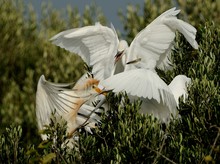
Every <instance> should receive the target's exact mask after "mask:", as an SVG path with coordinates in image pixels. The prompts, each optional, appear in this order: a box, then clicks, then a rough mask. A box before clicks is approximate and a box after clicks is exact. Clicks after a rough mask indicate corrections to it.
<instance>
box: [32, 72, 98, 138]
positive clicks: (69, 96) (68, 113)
mask: <svg viewBox="0 0 220 164" xmlns="http://www.w3.org/2000/svg"><path fill="white" fill-rule="evenodd" d="M97 82H98V81H97V80H94V79H93V78H91V77H86V76H85V75H84V76H83V77H82V78H81V79H80V81H79V82H77V84H76V85H75V86H74V88H70V86H71V84H56V83H51V82H48V81H46V79H45V77H44V76H43V75H42V76H41V77H40V79H39V82H38V87H37V94H36V115H37V122H38V128H39V130H42V129H43V128H44V125H49V123H50V118H51V114H52V113H54V114H55V116H58V115H59V116H62V117H63V119H64V120H66V121H67V133H68V134H69V135H70V136H71V135H72V134H73V132H74V131H75V130H76V129H77V128H78V127H80V126H82V125H85V129H86V130H87V131H91V130H90V128H94V127H95V124H96V123H98V122H99V121H100V117H99V115H98V113H97V112H100V110H99V109H98V108H99V107H100V106H97V107H94V106H93V105H92V102H91V101H94V99H95V97H96V96H97V95H98V94H99V93H98V91H97V89H96V88H97V87H96V86H97ZM42 139H47V136H46V135H42Z"/></svg>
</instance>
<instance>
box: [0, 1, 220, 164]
mask: <svg viewBox="0 0 220 164" xmlns="http://www.w3.org/2000/svg"><path fill="white" fill-rule="evenodd" d="M0 6H1V7H0V20H1V21H0V28H1V30H0V38H1V44H0V61H1V64H0V74H1V77H0V85H1V88H0V124H1V128H0V163H48V162H49V163H51V162H52V163H73V162H74V163H145V162H146V163H157V162H159V163H218V162H219V161H220V95H219V92H220V86H219V79H220V56H219V54H220V50H219V43H220V37H219V36H220V28H219V23H220V19H219V17H218V14H219V13H220V11H219V10H220V3H219V1H217V0H213V1H202V0H195V1H182V0H177V1H171V0H170V1H161V0H155V1H150V0H149V1H148V0H146V1H145V3H144V6H132V5H128V6H127V12H126V13H122V12H119V16H120V18H121V22H122V23H123V25H124V29H125V32H124V33H122V36H123V37H124V39H126V40H128V41H129V42H131V40H132V39H133V38H134V36H135V35H136V34H137V33H138V32H139V31H140V30H141V29H143V28H144V27H145V26H146V25H147V24H149V23H150V22H151V21H152V20H153V19H154V18H156V17H157V16H158V15H159V14H161V13H162V12H163V11H165V10H167V9H169V8H171V7H172V6H178V7H179V8H180V9H181V14H180V15H179V17H180V18H181V19H183V20H185V21H187V22H189V23H191V24H193V25H194V26H195V27H196V28H197V30H198V32H197V41H198V43H199V49H198V50H194V49H193V48H191V47H190V45H189V44H188V43H187V42H186V41H185V39H184V37H183V36H182V35H180V34H177V37H176V43H175V49H174V51H173V52H172V57H173V58H172V60H173V61H174V63H175V64H174V69H173V70H172V71H168V72H162V71H158V73H159V74H160V76H161V77H162V78H163V80H164V81H165V82H167V83H169V82H170V81H171V80H172V78H173V77H174V76H176V75H178V74H185V75H187V76H188V77H190V78H192V86H191V88H190V89H189V99H188V101H187V102H186V103H181V104H180V108H179V113H180V115H181V121H172V122H171V123H170V124H169V125H168V126H167V127H164V126H163V125H161V124H160V123H159V122H158V121H157V120H156V119H154V118H152V117H150V116H145V115H141V114H139V113H138V110H139V107H140V103H141V102H140V101H137V102H134V103H133V104H132V103H130V102H129V99H128V98H127V96H126V94H121V95H113V94H110V95H109V96H108V105H109V107H110V110H109V111H108V116H103V120H102V124H101V125H100V127H99V128H97V129H94V131H93V134H92V135H91V134H88V133H86V132H84V131H83V130H81V132H80V133H79V139H78V140H76V141H75V143H74V147H71V145H70V144H69V143H67V142H66V136H65V128H66V124H65V123H57V122H56V120H54V119H55V118H53V119H52V122H51V125H49V126H48V127H47V131H46V133H48V134H49V135H50V138H49V139H48V140H47V141H41V139H40V135H39V132H38V129H37V124H36V116H35V92H36V86H37V82H38V79H39V77H40V75H41V74H44V75H45V76H46V77H47V79H49V80H51V81H55V82H70V81H76V80H77V79H78V78H79V77H80V76H81V75H82V74H83V70H84V67H83V62H82V60H81V59H80V58H79V57H78V56H77V55H72V54H70V53H69V52H67V51H65V50H63V49H61V48H58V47H56V46H54V45H52V44H51V43H50V42H49V38H50V37H51V36H53V35H54V34H56V33H58V32H60V31H62V30H65V29H69V28H74V27H79V26H84V25H89V24H94V21H97V20H99V21H100V22H101V23H102V24H106V23H107V20H106V18H105V17H104V16H103V14H102V12H101V11H100V10H99V9H97V8H96V7H95V6H92V7H91V6H90V7H89V6H87V7H86V8H85V10H84V12H83V14H82V15H80V14H79V12H78V10H77V9H72V8H71V7H69V6H68V7H67V9H66V10H65V11H56V10H54V9H53V8H52V7H51V6H50V5H48V4H44V5H42V12H41V15H42V16H41V19H38V18H37V15H36V13H35V11H34V10H33V8H32V7H31V6H27V5H25V4H23V3H22V2H21V1H12V0H8V1H4V0H3V1H0ZM116 28H117V27H116ZM122 99H123V102H124V105H123V106H122V105H119V104H120V103H121V100H122ZM162 129H163V130H162ZM54 141H55V142H54Z"/></svg>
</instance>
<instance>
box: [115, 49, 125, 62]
mask: <svg viewBox="0 0 220 164" xmlns="http://www.w3.org/2000/svg"><path fill="white" fill-rule="evenodd" d="M123 54H124V50H123V51H118V52H117V54H116V55H115V63H114V64H116V63H117V62H118V61H119V60H120V59H121V57H122V56H123Z"/></svg>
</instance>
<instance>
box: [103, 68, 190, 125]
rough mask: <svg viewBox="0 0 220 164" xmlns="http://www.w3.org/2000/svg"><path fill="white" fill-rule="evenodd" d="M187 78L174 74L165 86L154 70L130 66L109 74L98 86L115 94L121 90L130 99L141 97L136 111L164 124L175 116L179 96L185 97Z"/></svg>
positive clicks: (188, 79) (188, 80)
mask: <svg viewBox="0 0 220 164" xmlns="http://www.w3.org/2000/svg"><path fill="white" fill-rule="evenodd" d="M190 81H191V80H190V78H188V77H186V76H185V75H178V76H176V77H175V78H174V79H173V81H172V82H171V83H170V84H169V85H167V84H166V83H165V82H164V81H163V80H162V79H161V78H160V77H159V76H158V75H157V74H156V73H155V72H153V71H151V70H147V69H134V70H129V71H126V72H122V73H119V74H117V75H114V76H111V77H109V78H107V79H106V80H104V81H101V82H100V85H102V86H103V87H104V89H105V90H112V91H113V92H115V93H119V92H125V91H126V93H127V94H128V96H129V98H130V99H131V100H137V99H138V98H139V99H140V100H142V105H141V109H140V113H144V114H146V113H147V114H152V115H153V116H155V117H156V118H158V119H159V120H161V121H162V122H165V123H168V122H169V121H170V119H171V116H174V117H175V116H177V114H178V111H177V108H178V104H179V97H181V96H184V101H185V97H187V95H188V93H187V86H188V85H189V84H190Z"/></svg>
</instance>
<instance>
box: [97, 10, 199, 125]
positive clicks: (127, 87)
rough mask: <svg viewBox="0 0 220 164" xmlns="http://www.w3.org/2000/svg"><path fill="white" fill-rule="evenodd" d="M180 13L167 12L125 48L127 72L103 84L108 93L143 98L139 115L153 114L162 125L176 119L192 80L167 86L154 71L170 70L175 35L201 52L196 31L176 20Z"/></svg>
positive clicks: (180, 78) (181, 79) (178, 80)
mask: <svg viewBox="0 0 220 164" xmlns="http://www.w3.org/2000/svg"><path fill="white" fill-rule="evenodd" d="M179 12H180V10H175V8H172V9H170V10H168V11H166V12H164V13H163V14H161V15H160V16H159V17H158V18H156V19H155V20H154V21H153V22H152V23H150V24H149V25H148V26H147V27H146V28H145V29H143V30H142V31H141V32H139V33H138V34H137V36H136V37H135V38H134V40H133V41H132V42H131V45H130V47H128V46H127V45H126V44H124V45H125V46H124V49H123V48H122V49H123V51H124V54H125V55H124V56H123V58H124V60H125V61H126V65H125V72H122V73H119V74H116V75H114V76H111V77H109V78H107V79H105V80H104V81H101V85H102V86H104V88H105V89H106V90H113V92H116V93H118V92H121V91H126V92H127V93H128V94H129V95H130V98H131V99H137V98H141V100H142V107H141V110H140V111H141V112H142V113H149V114H153V115H154V116H155V117H157V118H158V119H160V120H162V121H163V122H169V120H170V118H171V115H174V116H176V115H177V107H178V104H179V97H180V96H182V95H183V96H184V99H185V97H186V95H187V86H188V85H189V84H190V82H191V80H190V78H188V77H186V76H185V75H178V76H177V77H175V78H174V79H173V81H172V82H171V84H170V85H167V84H166V83H165V82H164V81H163V80H162V79H161V78H160V77H159V76H158V75H157V74H156V71H155V68H159V69H162V70H166V69H168V68H169V67H170V65H171V62H170V60H169V57H170V52H171V49H172V46H173V41H174V38H175V32H176V31H179V32H180V33H182V34H183V35H184V37H185V38H186V40H187V41H188V42H189V43H190V45H191V46H192V47H193V48H195V49H198V44H197V42H196V40H195V35H196V29H195V28H194V27H193V26H191V25H190V24H188V23H186V22H184V21H182V20H179V19H177V17H176V15H177V14H178V13H179Z"/></svg>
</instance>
